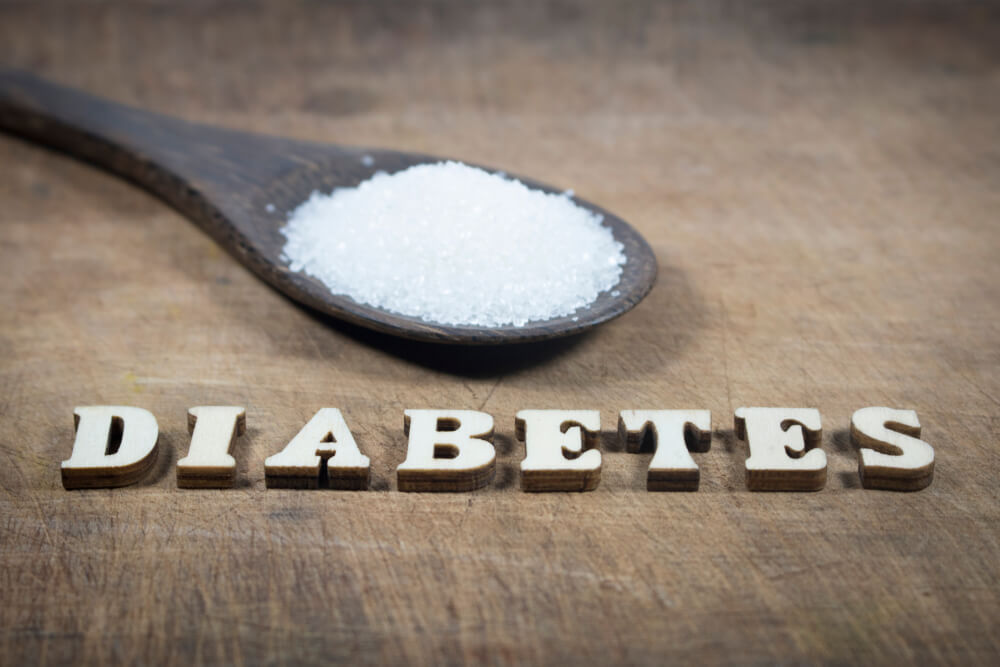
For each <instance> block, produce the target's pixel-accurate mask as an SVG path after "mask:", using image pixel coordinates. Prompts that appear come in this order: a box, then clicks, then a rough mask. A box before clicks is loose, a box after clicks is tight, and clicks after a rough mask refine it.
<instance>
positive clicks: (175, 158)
mask: <svg viewBox="0 0 1000 667" xmlns="http://www.w3.org/2000/svg"><path fill="white" fill-rule="evenodd" d="M0 129H3V130H6V131H7V132H11V133H13V134H16V135H19V136H22V137H25V138H27V139H30V140H32V141H36V142H38V143H41V144H45V145H47V146H50V147H52V148H56V149H58V150H61V151H65V152H67V153H69V154H71V155H74V156H76V157H79V158H83V159H85V160H88V161H90V162H93V163H95V164H97V165H100V166H102V167H104V168H106V169H108V170H110V171H112V172H114V173H116V174H118V175H119V176H122V177H124V178H127V179H129V180H131V181H133V182H135V183H136V184H138V185H140V186H142V187H144V188H146V189H147V190H149V191H151V192H153V193H154V194H156V195H159V196H160V197H161V198H162V199H163V200H164V201H166V202H167V203H168V204H170V205H172V206H173V207H175V208H176V209H177V210H178V211H180V212H181V213H183V214H184V215H186V216H187V217H189V218H191V219H192V220H194V221H195V222H196V223H198V224H199V225H200V226H201V227H202V228H203V229H204V230H205V231H206V232H208V233H209V234H210V235H211V236H212V238H214V239H215V240H216V241H217V242H218V243H220V244H221V245H222V246H223V247H225V248H227V249H228V250H229V251H230V252H231V253H232V254H233V255H235V256H236V258H237V259H238V260H240V261H241V262H242V263H243V264H244V265H246V266H247V267H248V268H249V269H250V270H251V271H253V272H254V273H256V274H257V275H258V276H259V277H261V278H263V279H264V281H266V282H267V283H269V284H270V285H271V286H272V287H274V288H276V289H277V290H279V291H281V292H283V293H284V294H286V295H288V296H289V297H291V298H292V299H295V300H296V301H298V302H300V303H303V304H305V305H307V306H310V307H312V308H315V309H316V310H319V311H322V312H324V313H328V314H330V315H332V316H334V317H337V318H340V319H343V320H347V321H349V322H353V323H355V324H359V325H361V326H365V327H369V328H372V329H376V330H379V331H384V332H386V333H390V334H394V335H397V336H403V337H406V338H412V339H417V340H427V341H436V342H442V343H460V344H502V343H513V342H525V341H533V340H542V339H547V338H555V337H557V336H566V335H569V334H574V333H578V332H581V331H584V330H585V329H589V328H590V327H593V326H596V325H598V324H601V323H602V322H607V321H608V320H610V319H613V318H615V317H617V316H619V315H621V314H622V313H624V312H626V311H628V310H629V309H631V308H632V307H633V306H635V305H636V304H637V303H639V301H640V300H641V299H642V298H643V297H644V296H646V294H648V293H649V290H650V289H651V288H652V286H653V282H654V280H655V279H656V258H655V257H654V256H653V252H652V250H650V248H649V245H647V243H646V242H645V240H643V238H642V237H641V236H640V235H639V234H638V232H636V231H635V230H634V229H632V227H630V226H629V225H628V224H627V223H626V222H625V221H623V220H621V219H620V218H617V217H615V216H614V215H611V214H610V213H608V212H607V211H605V210H603V209H601V208H598V207H597V206H594V205H592V204H589V203H587V202H585V201H581V200H579V199H575V201H576V203H577V204H579V205H580V206H584V207H586V208H589V209H591V210H593V211H596V212H597V213H599V214H601V215H603V216H604V224H605V225H606V226H607V227H609V228H610V229H611V231H612V233H613V234H614V236H615V238H616V239H617V240H618V241H620V242H621V243H622V244H624V246H625V257H626V263H625V266H624V267H623V269H624V271H623V274H622V277H621V281H620V283H619V284H618V285H617V286H616V287H615V288H614V290H615V292H616V294H617V295H616V296H611V294H610V293H609V292H604V293H602V294H601V295H600V296H598V298H597V300H596V301H595V302H594V303H592V304H591V305H590V306H588V307H586V308H583V309H581V310H579V311H577V312H576V313H575V314H574V315H575V317H576V319H575V320H574V317H557V318H553V319H550V320H545V321H542V322H531V323H528V324H526V325H524V326H502V327H477V326H450V325H441V324H434V323H432V322H425V321H423V320H420V319H418V318H415V317H407V316H405V315H398V314H396V313H391V312H388V311H385V310H382V309H380V308H375V307H373V306H368V305H365V304H362V303H357V302H355V301H354V300H353V299H351V298H350V297H347V296H342V295H337V294H332V293H331V292H330V291H329V290H328V289H327V288H326V287H325V286H324V285H323V284H322V283H321V282H319V281H317V280H316V279H314V278H312V277H310V276H308V275H306V274H304V273H298V272H293V271H290V270H289V269H288V265H287V263H286V262H285V261H283V260H282V259H281V249H282V247H283V246H284V243H285V239H284V237H283V236H282V235H281V233H280V231H279V229H280V228H281V227H282V226H283V225H284V223H285V212H286V211H289V210H292V209H294V208H295V207H296V206H298V205H299V204H300V203H301V202H302V201H304V200H305V199H306V198H307V197H308V196H309V195H310V193H312V192H313V191H314V190H321V191H323V192H329V191H331V190H332V189H333V188H337V187H352V186H356V185H358V184H359V183H360V182H362V181H364V180H366V179H368V178H369V177H371V176H372V174H374V173H375V172H376V171H386V172H389V173H393V172H396V171H399V170H401V169H405V168H407V167H410V166H412V165H416V164H422V163H427V162H438V161H440V160H441V158H435V157H432V156H429V155H419V154H415V153H400V152H398V151H390V150H380V149H373V148H352V147H346V146H339V145H333V144H320V143H311V142H305V141H295V140H292V139H283V138H279V137H271V136H265V135H258V134H250V133H246V132H236V131H233V130H226V129H223V128H217V127H209V126H205V125H197V124H194V123H189V122H186V121H183V120H179V119H176V118H170V117H168V116H163V115H160V114H155V113H152V112H148V111H143V110H140V109H135V108H132V107H127V106H124V105H121V104H116V103H114V102H109V101H107V100H104V99H100V98H97V97H93V96H91V95H87V94H85V93H82V92H79V91H76V90H72V89H69V88H64V87H62V86H58V85H55V84H52V83H49V82H47V81H44V80H42V79H40V78H38V77H36V76H34V75H32V74H28V73H26V72H17V71H3V72H0ZM518 178H520V177H518ZM520 180H522V181H523V182H524V183H526V184H528V185H530V186H531V187H535V188H539V189H541V190H545V191H547V192H558V191H559V189H558V188H552V187H549V186H546V185H544V184H541V183H537V182H535V181H532V180H529V179H526V178H520Z"/></svg>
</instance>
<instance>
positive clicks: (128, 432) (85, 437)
mask: <svg viewBox="0 0 1000 667" xmlns="http://www.w3.org/2000/svg"><path fill="white" fill-rule="evenodd" d="M73 420H74V423H75V425H76V441H75V442H74V443H73V453H72V454H70V457H69V458H68V459H67V460H65V461H63V462H62V482H63V486H64V487H66V488H67V489H87V488H97V487H107V486H127V485H129V484H134V483H135V482H137V481H139V480H140V479H142V477H143V476H144V475H145V474H146V473H147V472H148V471H149V469H150V468H151V467H152V466H153V463H155V462H156V439H157V437H158V435H159V427H158V426H157V425H156V418H155V417H154V416H153V415H152V414H151V413H150V412H149V411H148V410H143V409H142V408H131V407H125V406H120V405H91V406H85V407H78V408H75V409H74V410H73Z"/></svg>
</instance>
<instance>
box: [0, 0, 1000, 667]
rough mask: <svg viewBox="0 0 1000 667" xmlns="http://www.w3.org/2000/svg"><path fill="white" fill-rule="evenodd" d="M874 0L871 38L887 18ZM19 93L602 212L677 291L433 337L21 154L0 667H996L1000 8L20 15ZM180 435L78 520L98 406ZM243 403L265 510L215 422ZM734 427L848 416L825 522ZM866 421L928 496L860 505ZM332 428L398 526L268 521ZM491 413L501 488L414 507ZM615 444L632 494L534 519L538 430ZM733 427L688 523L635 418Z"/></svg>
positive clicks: (313, 516)
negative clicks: (589, 323)
mask: <svg viewBox="0 0 1000 667" xmlns="http://www.w3.org/2000/svg"><path fill="white" fill-rule="evenodd" d="M870 5H871V6H870ZM0 65H3V66H14V67H20V68H26V69H30V70H32V71H34V72H36V73H39V74H41V75H44V76H48V77H50V78H52V79H54V80H56V81H58V82H62V83H66V84H70V85H75V86H78V87H82V88H85V89H87V90H90V91H92V92H95V93H98V94H102V95H105V96H108V97H111V98H114V99H117V100H119V101H123V102H126V103H132V104H136V105H140V106H145V107H149V108H152V109H156V110H159V111H163V112H167V113H172V114H176V115H178V116H182V117H185V118H188V119H192V120H198V121H205V122H212V123H218V124H222V125H226V126H229V127H235V128H242V129H250V130H257V131H261V132H268V133H274V134H282V135H288V136H293V137H300V138H304V139H312V140H329V141H335V142H345V143H353V144H360V145H376V146H385V147H392V148H399V149H406V150H413V151H426V152H430V153H435V154H442V155H452V156H455V157H458V158H462V159H467V160H469V161H474V162H479V163H483V164H489V165H494V166H496V167H498V168H504V169H509V170H510V171H513V172H517V173H523V174H526V175H530V176H535V177H537V178H540V179H542V180H545V181H547V182H551V183H553V184H555V185H561V186H564V187H567V188H573V189H575V190H576V192H577V193H578V194H580V195H581V196H582V197H584V198H586V199H588V200H591V201H594V202H595V203H597V204H599V205H601V206H604V207H606V208H608V209H610V210H613V211H615V212H616V213H618V214H619V215H621V216H622V217H623V218H625V219H627V220H629V221H630V222H631V223H632V224H633V225H634V226H635V227H636V228H638V229H639V230H640V231H641V232H642V233H643V234H644V235H645V236H646V237H647V238H648V239H649V241H650V242H651V244H652V245H653V247H654V250H655V251H656V253H657V256H658V258H659V261H660V266H661V273H660V279H659V283H658V285H657V287H656V288H655V289H654V291H653V293H652V294H651V295H650V297H649V298H648V299H647V300H646V301H645V302H644V303H643V304H642V305H640V306H639V307H638V308H637V309H636V310H635V311H634V312H632V313H630V314H629V315H627V316H625V317H624V318H622V319H620V320H618V321H616V322H613V323H611V324H609V325H607V326H605V327H603V328H602V329H600V330H599V331H596V332H594V333H593V334H590V335H586V336H583V337H581V338H577V339H574V340H568V341H563V342H559V343H552V344H546V345H538V346H529V347H520V348H514V349H504V350H497V349H483V350H462V349H449V348H439V347H434V346H427V345H420V344H413V343H405V342H400V341H395V340H391V339H388V338H385V337H382V336H374V335H372V334H369V333H368V332H366V331H363V330H359V329H354V328H350V327H345V326H343V325H338V324H336V323H333V322H330V321H328V320H325V319H322V318H319V317H316V316H314V315H312V314H310V313H308V312H306V311H303V310H302V309H300V308H298V307H297V306H295V305H294V304H292V303H290V302H289V301H287V300H285V299H284V298H282V297H280V296H279V295H277V294H275V293H274V292H272V291H271V290H270V289H268V288H267V287H265V286H264V285H263V284H262V283H260V282H259V281H257V280H256V279H255V278H253V277H252V276H251V275H249V274H248V273H247V272H246V271H244V270H243V269H242V268H241V267H240V266H239V265H238V264H237V263H236V262H235V261H233V260H231V259H230V258H229V257H228V256H227V255H225V254H224V253H222V252H220V251H219V249H218V248H217V247H216V246H215V245H214V244H213V243H212V242H211V241H210V240H209V239H208V238H207V237H205V236H204V235H203V234H202V233H201V232H200V231H199V230H198V229H197V228H196V227H195V226H194V225H192V224H190V223H188V222H187V221H186V220H184V219H183V218H181V217H180V216H178V215H177V214H176V213H174V212H173V211H172V210H170V209H169V208H167V207H165V206H164V205H162V204H161V203H160V202H159V201H157V200H155V199H153V198H152V197H150V196H148V195H146V194H145V193H143V192H141V191H139V190H137V189H135V188H133V187H131V186H129V185H127V184H125V183H122V182H120V181H118V180H116V179H114V178H112V177H110V176H108V175H106V174H104V173H102V172H100V171H97V170H95V169H93V168H91V167H88V166H86V165H83V164H80V163H77V162H74V161H72V160H70V159H67V158H64V157H62V156H59V155H56V154H53V153H51V152H48V151H45V150H42V149H39V148H36V147H34V146H31V145H28V144H25V143H23V142H21V141H18V140H16V139H13V138H10V137H6V136H0V267H2V273H0V277H2V280H0V457H2V462H0V663H2V664H5V665H14V664H22V663H28V662H31V663H35V662H37V663H42V664H47V663H59V662H72V663H91V664H93V663H99V664H114V663H119V664H120V663H125V664H137V663H147V664H149V663H154V664H161V663H172V664H177V663H182V664H188V663H192V662H196V663H214V664H242V663H251V664H262V663H267V664H298V663H303V662H314V663H325V662H330V661H338V660H343V661H351V662H353V663H359V664H360V663H385V664H398V663H402V662H409V663H418V664H451V663H460V662H488V663H528V664H566V663H570V662H573V663H599V664H603V663H609V662H615V663H647V664H662V663H665V662H668V661H681V660H683V661H685V662H697V663H773V662H783V663H803V662H805V663H812V662H834V663H866V664H869V663H891V664H897V663H899V662H921V663H928V662H935V663H952V664H968V663H992V664H995V663H996V662H997V660H998V658H1000V655H998V654H1000V639H998V630H1000V627H998V626H1000V595H998V586H1000V557H998V554H1000V544H998V542H1000V540H998V536H1000V531H998V520H1000V505H998V491H997V489H998V473H1000V457H998V449H997V439H998V435H1000V408H998V405H1000V263H998V261H997V260H998V257H1000V220H998V217H1000V9H998V5H997V4H994V3H978V2H977V3H973V2H969V3H961V2H955V3H948V2H883V3H866V2H817V1H811V2H763V3H742V2H715V1H712V2H683V3H651V2H650V3H647V2H607V3H598V2H514V3H500V2H478V3H464V2H457V1H437V2H410V3H395V2H372V3H363V2H351V3H324V2H289V3H273V4H259V3H251V2H247V3H223V2H204V3H202V2H172V3H167V2H162V3H161V2H150V3H127V2H117V3H100V2H94V3H91V2H0ZM95 403H97V404H100V403H108V404H129V405H137V406H141V407H145V408H148V409H150V410H152V411H153V412H154V414H155V415H156V416H157V418H158V419H159V422H160V430H161V446H162V452H161V459H160V462H159V464H158V465H157V467H156V469H155V471H154V473H153V474H152V475H151V476H150V477H149V478H148V479H146V480H145V481H143V482H142V483H140V484H139V485H138V486H135V487H131V488H127V489H122V490H111V491H88V492H67V491H64V490H63V489H62V488H61V485H60V482H59V479H60V478H59V461H60V460H62V459H64V458H66V457H67V456H68V454H69V451H70V447H71V444H72V439H73V433H72V409H73V407H74V406H75V405H82V404H95ZM211 403H220V404H239V405H245V406H246V407H247V409H248V426H249V432H248V436H247V437H246V438H244V439H243V440H241V441H240V442H239V444H238V446H237V449H236V458H237V460H238V461H239V465H240V470H241V472H240V475H241V482H240V486H239V488H238V489H235V490H232V491H219V492H210V491H181V490H178V489H176V482H175V475H174V471H173V466H174V463H175V462H176V460H177V458H178V456H179V455H183V453H184V452H186V449H187V443H188V436H187V433H186V429H185V411H186V409H187V408H188V407H190V406H194V405H198V404H211ZM740 405H789V406H812V407H818V408H819V409H820V410H821V412H822V415H823V420H824V430H825V435H824V442H823V448H824V449H825V450H826V451H827V453H828V455H829V457H830V464H829V465H830V474H829V482H828V484H827V488H826V489H825V490H824V491H821V492H819V493H815V494H751V493H748V492H747V491H746V490H745V485H744V479H743V461H744V459H745V457H746V448H745V444H744V443H742V442H739V441H737V440H735V439H734V437H733V432H732V413H733V410H734V409H735V408H736V407H738V406H740ZM866 405H889V406H893V407H904V408H913V409H916V410H917V411H918V413H919V415H920V419H921V422H922V423H923V425H924V437H925V438H926V439H927V440H928V441H929V442H930V443H931V444H933V445H934V447H935V448H936V452H937V457H938V460H937V472H936V475H935V480H934V483H933V484H932V486H931V487H930V488H929V489H927V490H926V491H923V492H920V493H914V494H899V493H885V492H874V491H867V490H863V489H861V488H859V482H858V478H857V473H856V452H855V451H854V450H853V449H852V447H851V446H850V443H849V442H848V438H847V435H846V428H847V426H848V419H849V416H850V414H851V412H852V411H853V410H854V409H856V408H859V407H862V406H866ZM322 406H334V407H339V408H341V409H342V410H343V411H344V413H345V416H346V418H347V421H348V423H349V425H350V426H351V428H352V430H353V432H354V435H355V437H356V439H357V440H358V443H359V445H360V446H361V447H362V449H363V450H364V451H365V452H366V453H367V454H368V455H369V456H370V457H371V458H372V460H373V466H374V467H373V490H371V491H368V492H363V493H348V492H330V491H327V492H322V491H320V492H303V491H277V490H265V488H264V480H263V459H264V458H265V457H266V456H267V455H269V454H271V453H273V452H275V451H277V450H279V449H280V448H281V447H283V446H284V444H285V443H287V441H288V440H289V439H290V438H291V437H292V436H293V435H294V434H295V433H296V432H297V430H298V429H299V428H300V427H301V426H302V425H303V424H304V423H305V422H306V421H307V420H308V418H309V417H310V416H311V415H312V414H313V412H314V411H315V410H316V409H317V408H319V407H322ZM409 407H451V408H471V409H482V410H485V411H487V412H489V413H491V414H493V415H494V417H495V418H496V420H497V427H498V436H497V446H498V455H499V471H498V478H497V481H496V483H495V484H494V485H493V486H491V487H490V488H488V489H485V490H483V491H481V492H477V493H473V494H457V495H422V494H400V493H398V492H396V490H395V486H396V485H395V476H394V469H395V466H396V465H398V464H399V463H400V462H401V461H402V460H403V458H404V448H405V438H404V436H403V433H402V419H403V418H402V411H403V409H404V408H409ZM528 407H567V408H599V409H600V410H601V411H602V417H603V424H604V429H605V431H606V434H605V438H604V441H603V443H602V449H603V450H604V466H605V468H604V475H603V480H602V482H601V486H600V487H599V488H598V490H597V491H595V492H593V493H590V494H585V495H574V494H544V495H527V494H522V493H521V492H520V491H519V490H518V479H517V465H518V461H519V460H520V459H521V458H522V457H523V446H522V445H521V444H520V443H517V442H516V441H515V440H514V439H513V416H514V412H515V411H516V410H517V409H519V408H528ZM640 407H667V408H670V407H678V408H680V407H698V408H710V409H711V410H712V412H713V418H714V422H715V424H714V425H715V433H714V441H713V445H712V450H711V451H710V452H709V453H707V454H702V455H696V460H697V461H698V462H699V464H700V465H701V468H702V488H701V490H700V491H699V492H697V493H695V494H665V493H660V494H651V493H646V492H645V491H644V490H643V489H644V476H645V467H646V465H647V463H648V461H649V456H648V455H631V454H627V453H625V452H623V451H621V447H620V446H619V445H618V443H616V441H615V438H614V434H613V431H614V426H615V415H616V412H617V410H619V409H623V408H640Z"/></svg>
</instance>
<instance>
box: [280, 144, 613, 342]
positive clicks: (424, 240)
mask: <svg viewBox="0 0 1000 667" xmlns="http://www.w3.org/2000/svg"><path fill="white" fill-rule="evenodd" d="M601 219H602V218H601V216H600V215H598V214H595V213H593V212H591V211H589V210H587V209H585V208H581V207H580V206H577V205H576V204H575V203H573V200H572V199H571V198H570V195H569V194H568V193H565V194H561V195H560V194H547V193H545V192H542V191H540V190H533V189H531V188H529V187H527V186H526V185H524V184H523V183H521V182H520V181H516V180H512V179H509V178H505V177H503V176H499V175H496V174H490V173H489V172H486V171H483V170H482V169H476V168H474V167H470V166H468V165H465V164H461V163H458V162H441V163H438V164H425V165H418V166H415V167H410V168H409V169H406V170H404V171H400V172H397V173H395V174H391V175H390V174H386V173H384V172H379V173H376V174H375V175H374V176H372V178H371V179H369V180H367V181H365V182H363V183H361V184H360V185H359V186H358V187H356V188H340V189H336V190H334V191H333V192H332V193H330V194H329V195H324V194H321V193H319V192H314V193H313V194H312V196H311V197H309V199H308V200H307V201H306V202H304V203H303V204H302V205H300V206H299V207H298V208H296V209H295V210H294V211H292V212H291V213H290V214H289V218H288V222H287V224H286V225H285V227H284V228H282V230H281V231H282V233H283V234H284V235H285V237H286V238H287V239H288V241H287V242H286V243H285V247H284V256H285V259H286V260H287V261H288V262H289V264H290V268H291V269H292V270H293V271H304V272H305V273H307V274H309V275H311V276H313V277H315V278H317V279H319V280H320V281H321V282H322V283H323V284H324V285H326V286H327V287H328V288H329V289H330V291H331V292H333V293H334V294H341V295H346V296H349V297H351V298H352V299H354V300H355V301H357V302H359V303H364V304H368V305H371V306H375V307H378V308H381V309H383V310H387V311H391V312H394V313H399V314H402V315H408V316H411V317H417V318H420V319H422V320H426V321H428V322H434V323H438V324H450V325H474V326H483V327H495V326H502V325H515V326H522V325H524V324H525V323H527V322H532V321H539V320H548V319H552V318H554V317H560V316H565V315H571V314H573V313H574V311H576V310H577V309H578V308H581V307H584V306H587V305H588V304H591V303H593V301H594V300H595V299H596V298H597V295H598V294H599V293H600V292H602V291H605V290H610V289H612V288H613V287H614V286H615V285H616V284H617V283H618V280H619V278H620V277H621V273H622V265H623V264H625V254H624V253H623V247H622V244H621V243H619V242H617V241H615V239H614V237H613V236H612V234H611V230H610V229H608V228H607V227H604V226H602V225H601Z"/></svg>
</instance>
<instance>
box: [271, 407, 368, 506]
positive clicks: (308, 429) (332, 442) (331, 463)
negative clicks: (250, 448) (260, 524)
mask: <svg viewBox="0 0 1000 667" xmlns="http://www.w3.org/2000/svg"><path fill="white" fill-rule="evenodd" d="M324 463H325V465H326V471H327V475H328V479H329V484H328V487H329V488H331V489H346V490H355V491H361V490H364V489H367V488H368V478H369V472H370V469H371V462H370V461H369V460H368V457H367V456H365V455H364V454H362V453H361V451H360V450H359V449H358V445H357V444H356V443H355V442H354V436H352V435H351V431H350V430H349V429H348V428H347V423H346V422H344V417H343V415H341V414H340V410H338V409H336V408H323V409H321V410H319V411H318V412H317V413H316V414H315V415H314V416H313V418H312V419H310V420H309V423H308V424H306V425H305V426H303V427H302V430H301V431H299V434H298V435H296V436H295V437H294V438H292V441H291V442H289V443H288V446H287V447H285V448H284V449H283V450H281V451H280V452H278V453H277V454H274V455H272V456H269V457H267V459H265V460H264V482H265V484H266V485H267V487H268V488H269V489H276V488H284V489H318V488H319V487H320V476H321V475H322V473H323V466H324Z"/></svg>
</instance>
